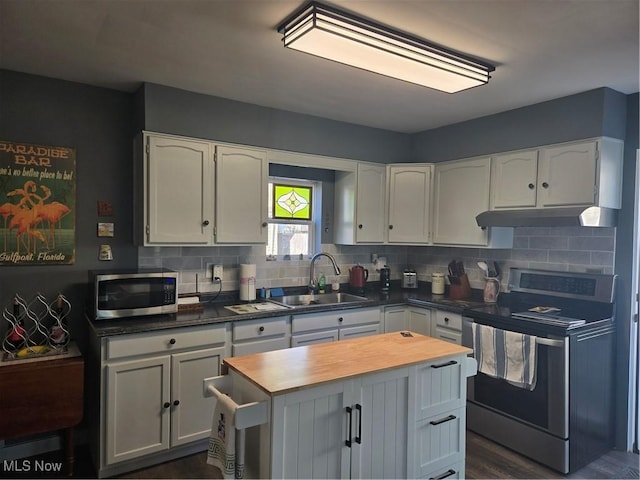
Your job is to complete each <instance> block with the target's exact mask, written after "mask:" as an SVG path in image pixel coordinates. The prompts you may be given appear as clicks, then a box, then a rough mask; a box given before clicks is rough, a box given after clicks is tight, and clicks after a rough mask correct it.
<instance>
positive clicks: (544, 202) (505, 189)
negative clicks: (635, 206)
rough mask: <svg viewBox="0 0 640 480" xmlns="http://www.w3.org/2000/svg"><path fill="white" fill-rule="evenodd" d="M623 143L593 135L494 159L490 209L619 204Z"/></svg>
mask: <svg viewBox="0 0 640 480" xmlns="http://www.w3.org/2000/svg"><path fill="white" fill-rule="evenodd" d="M622 160H623V142H622V141H621V140H616V139H612V138H606V137H603V138H598V139H591V140H585V141H580V142H571V143H563V144H558V145H550V146H547V147H542V148H540V149H537V150H526V151H522V152H513V153H507V154H503V155H496V156H495V157H494V158H493V166H492V177H491V181H492V186H491V209H492V210H500V209H510V208H549V207H571V206H592V205H596V206H600V207H608V208H620V206H621V194H622Z"/></svg>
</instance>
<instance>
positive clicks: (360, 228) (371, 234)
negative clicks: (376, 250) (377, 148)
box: [355, 163, 386, 243]
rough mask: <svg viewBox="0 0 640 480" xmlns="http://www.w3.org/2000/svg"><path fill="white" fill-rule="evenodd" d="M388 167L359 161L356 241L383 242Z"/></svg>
mask: <svg viewBox="0 0 640 480" xmlns="http://www.w3.org/2000/svg"><path fill="white" fill-rule="evenodd" d="M385 172H386V168H385V166H384V165H377V164H371V163H358V170H357V175H358V177H357V188H356V230H355V232H356V242H357V243H382V242H384V232H385V226H386V222H385V209H386V201H385V198H386V194H385V192H386V177H385Z"/></svg>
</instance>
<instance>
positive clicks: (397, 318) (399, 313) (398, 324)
mask: <svg viewBox="0 0 640 480" xmlns="http://www.w3.org/2000/svg"><path fill="white" fill-rule="evenodd" d="M431 323H432V321H431V309H430V308H422V307H416V306H414V305H410V306H406V305H399V306H391V307H384V331H385V332H399V331H401V330H409V331H411V332H415V333H420V334H421V335H427V336H433V331H432V330H433V328H432V325H431Z"/></svg>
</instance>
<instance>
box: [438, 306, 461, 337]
mask: <svg viewBox="0 0 640 480" xmlns="http://www.w3.org/2000/svg"><path fill="white" fill-rule="evenodd" d="M431 336H432V337H436V338H439V339H440V340H444V341H445V342H451V343H455V344H457V345H462V315H461V314H460V313H454V312H448V311H445V310H436V311H435V322H434V331H433V332H432V335H431Z"/></svg>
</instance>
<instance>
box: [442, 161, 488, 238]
mask: <svg viewBox="0 0 640 480" xmlns="http://www.w3.org/2000/svg"><path fill="white" fill-rule="evenodd" d="M434 175H435V179H434V202H435V205H434V218H433V242H434V243H444V244H447V245H487V243H488V234H487V229H483V228H481V227H479V226H478V224H477V223H476V215H478V214H479V213H482V212H484V211H486V210H489V188H490V185H491V184H490V177H491V159H490V158H489V157H486V158H477V159H472V160H464V161H458V162H447V163H444V164H436V166H435V174H434Z"/></svg>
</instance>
